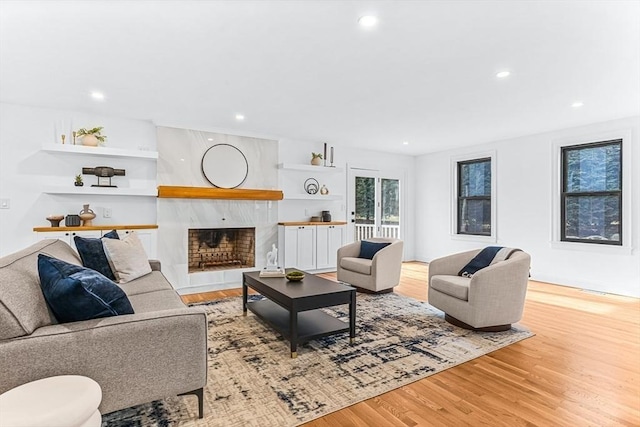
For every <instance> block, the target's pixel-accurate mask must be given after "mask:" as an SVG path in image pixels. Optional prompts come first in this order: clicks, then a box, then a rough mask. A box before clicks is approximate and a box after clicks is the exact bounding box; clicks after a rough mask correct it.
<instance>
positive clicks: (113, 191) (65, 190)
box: [43, 186, 158, 197]
mask: <svg viewBox="0 0 640 427" xmlns="http://www.w3.org/2000/svg"><path fill="white" fill-rule="evenodd" d="M43 193H46V194H69V195H100V196H147V197H157V196H158V189H157V188H108V187H107V188H100V187H91V186H89V187H73V188H70V187H47V188H45V189H44V191H43Z"/></svg>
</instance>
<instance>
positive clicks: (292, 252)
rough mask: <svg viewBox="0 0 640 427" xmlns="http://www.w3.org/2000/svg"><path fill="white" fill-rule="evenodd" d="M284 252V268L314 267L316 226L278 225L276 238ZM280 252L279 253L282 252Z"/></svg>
mask: <svg viewBox="0 0 640 427" xmlns="http://www.w3.org/2000/svg"><path fill="white" fill-rule="evenodd" d="M281 239H282V241H281V242H279V246H280V249H281V251H282V252H283V253H284V260H283V264H284V267H285V268H290V267H295V268H299V269H301V270H315V268H316V227H315V226H312V225H300V226H291V227H284V226H281V227H279V233H278V240H279V241H280V240H281ZM282 252H281V253H282Z"/></svg>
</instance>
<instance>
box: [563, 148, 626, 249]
mask: <svg viewBox="0 0 640 427" xmlns="http://www.w3.org/2000/svg"><path fill="white" fill-rule="evenodd" d="M561 198H562V200H561V206H562V210H561V240H562V241H566V242H583V243H598V244H608V245H622V215H621V212H622V140H621V139H617V140H613V141H602V142H596V143H591V144H580V145H573V146H566V147H563V148H562V195H561Z"/></svg>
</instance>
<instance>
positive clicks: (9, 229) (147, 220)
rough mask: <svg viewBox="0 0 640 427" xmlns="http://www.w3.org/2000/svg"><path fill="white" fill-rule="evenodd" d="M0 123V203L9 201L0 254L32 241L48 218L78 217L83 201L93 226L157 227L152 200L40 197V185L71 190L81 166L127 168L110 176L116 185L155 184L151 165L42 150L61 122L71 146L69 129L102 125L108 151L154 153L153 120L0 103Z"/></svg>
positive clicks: (1, 217)
mask: <svg viewBox="0 0 640 427" xmlns="http://www.w3.org/2000/svg"><path fill="white" fill-rule="evenodd" d="M0 123H1V126H0V199H9V200H10V209H0V256H4V255H7V254H9V253H11V252H15V251H17V250H19V249H22V248H24V247H26V246H28V245H30V244H31V243H33V242H34V239H35V235H34V233H33V227H46V226H49V225H50V224H49V222H48V221H47V220H46V219H45V218H46V217H47V216H48V215H50V214H65V215H66V214H77V213H78V212H80V210H82V205H83V204H86V203H89V204H90V205H91V208H92V209H93V210H94V211H95V212H96V214H97V217H96V219H95V220H94V221H93V222H94V224H95V225H102V224H155V223H156V199H155V198H154V197H144V198H140V197H126V196H103V195H96V196H93V195H91V196H76V195H50V194H44V193H43V190H44V187H45V186H47V185H52V184H53V185H66V184H67V183H68V185H69V187H70V188H73V181H74V176H75V175H77V174H79V173H81V171H82V167H83V166H84V167H94V166H111V167H115V168H122V169H125V170H126V173H127V176H124V177H114V184H116V185H119V186H129V185H130V184H135V183H137V182H151V183H154V182H155V179H156V162H155V161H149V160H142V161H141V160H138V159H126V158H115V157H113V158H112V157H110V158H102V157H100V156H84V155H68V154H59V153H55V154H54V153H46V152H42V151H40V149H41V148H42V145H43V144H50V143H54V142H57V143H59V142H60V139H58V136H57V134H58V133H60V128H61V124H62V123H64V129H65V131H64V132H65V133H66V134H67V140H66V143H70V142H71V138H70V137H69V133H70V130H71V129H72V128H73V129H76V130H77V129H79V128H81V127H95V126H104V132H103V133H104V134H105V135H107V137H108V138H107V146H108V147H113V148H123V149H132V150H135V149H139V148H144V149H147V150H151V151H155V149H156V136H155V126H154V125H153V124H152V123H151V122H149V121H143V120H130V119H122V118H115V117H107V116H100V115H95V114H88V113H80V112H74V111H64V110H51V109H44V108H35V107H26V106H19V105H12V104H0ZM94 180H95V177H91V176H84V181H85V185H91V184H92V183H94ZM134 181H135V182H134ZM152 186H153V185H152ZM106 207H108V208H111V209H112V217H111V218H104V217H103V209H104V208H106Z"/></svg>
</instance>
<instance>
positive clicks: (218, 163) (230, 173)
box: [202, 144, 249, 188]
mask: <svg viewBox="0 0 640 427" xmlns="http://www.w3.org/2000/svg"><path fill="white" fill-rule="evenodd" d="M202 173H203V174H204V177H205V178H206V179H207V181H209V182H210V183H211V184H212V185H214V186H215V187H218V188H236V187H239V186H240V185H242V183H243V182H244V180H245V179H247V174H248V173H249V164H248V163H247V158H246V157H245V156H244V154H242V151H240V150H238V149H237V148H236V147H234V146H233V145H229V144H216V145H214V146H213V147H210V148H209V149H208V150H207V151H206V152H205V153H204V156H202Z"/></svg>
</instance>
